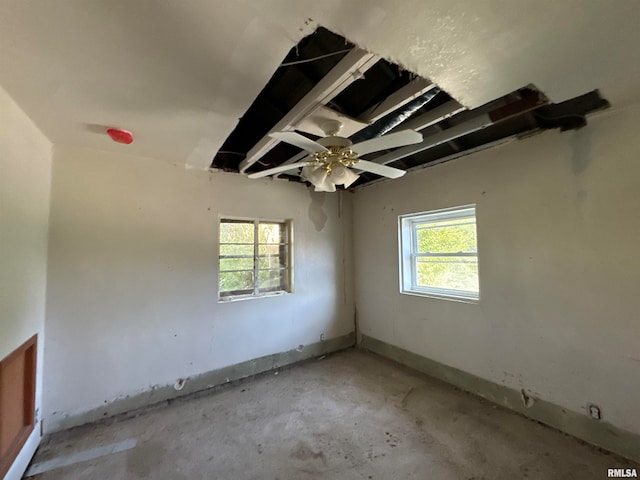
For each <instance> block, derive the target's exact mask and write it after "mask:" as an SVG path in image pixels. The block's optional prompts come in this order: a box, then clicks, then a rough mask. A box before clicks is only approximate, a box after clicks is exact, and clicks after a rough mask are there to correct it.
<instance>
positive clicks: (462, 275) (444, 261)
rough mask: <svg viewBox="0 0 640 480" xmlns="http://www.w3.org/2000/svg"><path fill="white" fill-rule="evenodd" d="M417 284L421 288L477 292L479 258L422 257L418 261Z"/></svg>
mask: <svg viewBox="0 0 640 480" xmlns="http://www.w3.org/2000/svg"><path fill="white" fill-rule="evenodd" d="M416 282H417V284H418V286H421V287H434V288H446V289H451V290H467V291H472V292H477V291H478V290H479V285H478V258H477V257H427V258H425V257H421V258H418V259H416Z"/></svg>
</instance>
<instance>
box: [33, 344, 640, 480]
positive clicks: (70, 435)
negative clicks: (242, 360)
mask: <svg viewBox="0 0 640 480" xmlns="http://www.w3.org/2000/svg"><path fill="white" fill-rule="evenodd" d="M132 438H133V439H136V440H137V446H136V447H135V448H132V449H130V450H127V451H124V452H120V453H114V454H112V455H107V456H103V457H100V458H96V459H92V460H88V461H85V462H81V463H76V464H73V465H68V466H65V467H62V468H59V469H56V470H51V471H49V472H45V473H42V474H40V475H36V476H34V477H31V478H34V479H42V480H62V479H64V480H73V479H82V480H87V479H96V480H98V479H107V478H118V479H140V478H145V479H146V478H148V479H167V480H169V479H171V480H183V479H184V480H186V479H189V480H194V479H207V480H209V479H234V480H242V479H271V480H275V479H279V480H285V479H287V480H288V479H318V478H320V479H426V478H429V479H456V480H457V479H467V480H471V479H474V480H480V479H514V478H518V479H520V478H530V479H544V480H552V479H562V480H566V479H580V480H584V479H591V478H593V479H602V478H607V469H609V468H640V466H638V465H637V464H634V463H632V462H630V461H628V460H624V459H622V458H621V457H618V456H615V455H613V454H609V453H606V452H604V451H601V450H598V449H596V448H594V447H592V446H590V445H587V444H585V443H583V442H580V441H578V440H576V439H574V438H572V437H569V436H567V435H564V434H562V433H560V432H558V431H555V430H552V429H550V428H547V427H545V426H543V425H540V424H538V423H536V422H533V421H531V420H528V419H526V418H524V417H522V416H520V415H517V414H515V413H513V412H510V411H508V410H506V409H502V408H501V407H498V406H496V405H493V404H491V403H489V402H486V401H483V400H482V399H480V398H478V397H475V396H473V395H471V394H468V393H465V392H462V391H460V390H457V389H455V388H453V387H451V386H450V385H447V384H445V383H443V382H440V381H438V380H435V379H432V378H430V377H427V376H425V375H423V374H421V373H418V372H416V371H413V370H411V369H408V368H405V367H402V366H400V365H398V364H396V363H394V362H392V361H389V360H386V359H384V358H382V357H379V356H377V355H375V354H371V353H367V352H362V351H357V350H347V351H344V352H341V353H337V354H334V355H330V356H327V357H326V358H324V359H322V360H311V361H309V362H305V363H303V364H301V365H299V366H296V367H293V368H289V369H284V370H281V371H279V372H278V373H277V374H275V372H272V373H269V374H266V375H261V376H258V377H256V378H254V379H252V380H249V381H243V382H241V383H239V384H234V385H231V386H229V387H228V388H226V389H223V390H219V391H217V392H215V393H212V394H210V395H199V396H197V397H194V398H190V399H184V400H179V401H175V402H174V403H173V404H172V405H170V406H167V407H164V408H157V409H152V410H149V411H147V412H146V413H143V414H141V415H140V416H138V417H135V418H129V419H127V420H123V421H119V422H114V423H110V424H107V423H103V424H93V425H87V426H84V427H79V428H76V429H72V430H68V431H65V432H60V433H58V434H55V435H54V436H52V437H50V438H49V439H48V440H47V441H46V442H45V443H44V444H43V445H42V446H41V448H40V450H39V451H38V453H37V455H36V458H35V459H34V462H44V461H47V460H51V459H54V458H56V457H62V456H69V455H71V454H74V453H78V452H81V451H83V450H87V449H91V448H96V447H100V446H103V445H110V444H114V443H116V442H121V441H124V440H127V439H132ZM639 471H640V470H639Z"/></svg>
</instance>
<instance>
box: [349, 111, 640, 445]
mask: <svg viewBox="0 0 640 480" xmlns="http://www.w3.org/2000/svg"><path fill="white" fill-rule="evenodd" d="M639 121H640V108H639V107H638V106H637V105H636V106H635V107H628V108H626V109H624V110H619V111H610V112H605V113H603V114H600V115H598V116H597V117H593V118H591V119H590V120H589V125H588V126H587V127H586V128H584V129H582V130H579V131H572V132H565V133H560V132H557V131H552V132H547V133H544V134H541V135H538V136H536V137H532V138H529V139H525V140H521V141H515V142H512V143H510V144H508V145H504V146H502V147H500V148H496V149H491V150H486V151H483V152H480V153H477V154H474V155H470V156H468V157H464V158H461V159H458V160H455V161H452V162H449V163H446V164H442V165H440V166H436V167H432V168H427V169H424V170H421V171H417V172H414V173H410V174H408V175H407V176H406V177H404V178H402V179H400V180H396V181H390V182H384V183H381V184H378V185H374V186H371V187H367V188H364V189H362V190H361V191H358V192H357V194H356V195H355V199H354V219H355V226H354V241H355V245H356V246H357V248H356V249H355V266H356V267H355V285H356V289H355V292H356V306H357V310H358V318H359V326H360V329H361V331H362V333H364V334H366V335H368V336H371V337H374V338H376V339H379V340H383V341H384V342H387V343H390V344H392V345H395V346H398V347H400V348H403V349H405V350H409V351H411V352H414V353H417V354H419V355H422V356H424V357H428V358H430V359H433V360H436V361H438V362H441V363H444V364H447V365H450V366H453V367H456V368H458V369H461V370H464V371H467V372H470V373H473V374H474V375H477V376H479V377H482V378H484V379H488V380H490V381H493V382H496V383H499V384H503V385H506V386H508V387H511V388H514V389H517V390H521V389H524V390H525V392H527V394H528V395H529V396H531V397H533V398H541V399H544V400H547V401H550V402H553V403H555V404H558V405H560V406H562V407H564V408H568V409H570V410H573V411H576V412H582V413H583V414H585V415H586V414H587V404H588V403H594V404H597V405H599V406H600V407H601V408H602V416H603V420H605V421H607V422H610V423H612V424H613V425H615V426H617V427H619V428H622V429H625V430H628V431H631V432H634V433H640V404H638V401H637V399H638V398H640V368H639V366H640V355H639V354H638V342H637V339H638V336H639V335H640V322H639V321H638V305H637V292H638V285H639V284H640V256H639V255H638V243H639V241H640V220H639V218H640V217H639V216H638V211H640V195H638V192H639V191H640V162H639V161H638V158H640V140H639V139H638V135H637V128H636V125H637V124H638V122H639ZM470 203H475V204H477V222H478V252H479V271H480V290H481V299H480V302H479V303H477V304H467V303H459V302H453V301H448V300H440V299H433V298H424V297H416V296H409V295H401V294H400V293H399V288H398V233H397V222H398V215H401V214H406V213H411V212H422V211H428V210H433V209H439V208H443V207H452V206H456V205H465V204H470ZM374 259H375V260H374Z"/></svg>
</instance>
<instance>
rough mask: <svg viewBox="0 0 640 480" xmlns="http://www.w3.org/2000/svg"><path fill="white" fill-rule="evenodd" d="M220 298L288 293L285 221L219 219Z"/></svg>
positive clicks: (287, 252)
mask: <svg viewBox="0 0 640 480" xmlns="http://www.w3.org/2000/svg"><path fill="white" fill-rule="evenodd" d="M219 238H220V256H219V267H220V268H219V296H220V298H230V297H234V296H259V295H260V294H264V293H267V292H279V291H289V289H290V285H289V283H290V275H289V255H290V252H289V248H290V243H289V226H288V223H286V222H282V223H281V222H262V221H258V220H231V219H222V220H220V237H219Z"/></svg>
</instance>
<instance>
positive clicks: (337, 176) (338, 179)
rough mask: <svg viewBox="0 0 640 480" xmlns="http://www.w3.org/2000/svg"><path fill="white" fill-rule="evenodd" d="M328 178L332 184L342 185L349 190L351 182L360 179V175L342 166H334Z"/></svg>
mask: <svg viewBox="0 0 640 480" xmlns="http://www.w3.org/2000/svg"><path fill="white" fill-rule="evenodd" d="M330 177H331V180H332V181H333V183H335V184H337V185H344V188H349V187H350V186H351V184H352V183H353V182H355V181H356V180H357V179H358V178H360V175H358V174H357V173H355V172H353V170H350V169H348V168H347V167H345V166H344V165H336V166H335V167H333V168H332V169H331V175H330Z"/></svg>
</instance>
